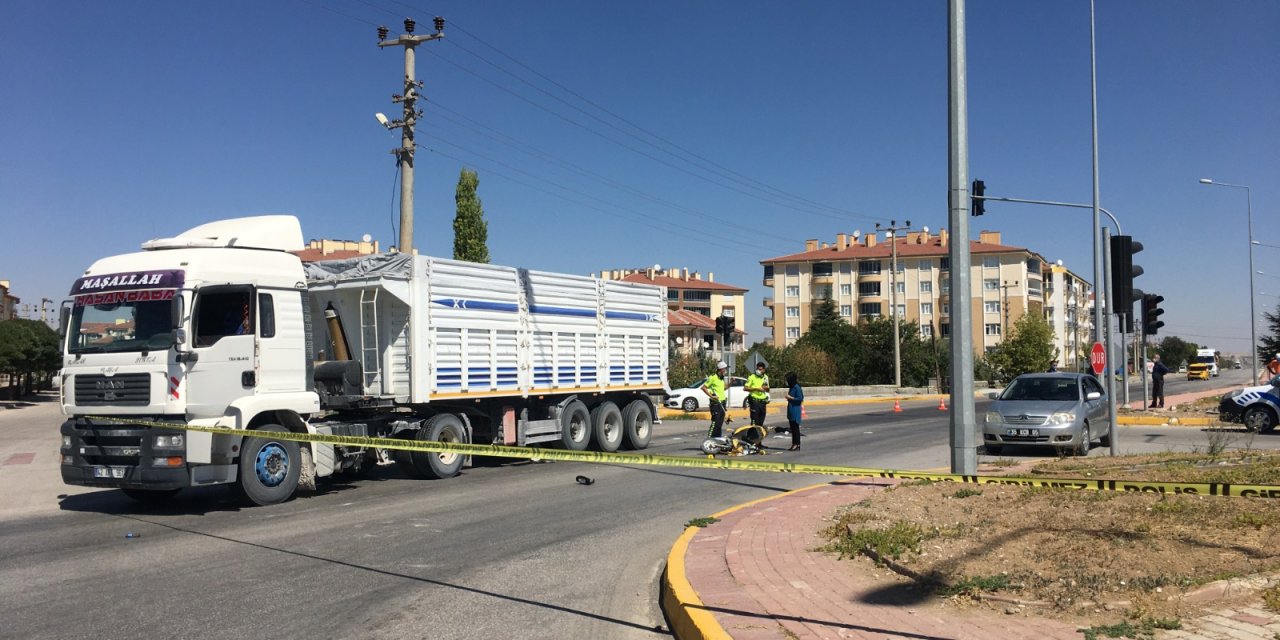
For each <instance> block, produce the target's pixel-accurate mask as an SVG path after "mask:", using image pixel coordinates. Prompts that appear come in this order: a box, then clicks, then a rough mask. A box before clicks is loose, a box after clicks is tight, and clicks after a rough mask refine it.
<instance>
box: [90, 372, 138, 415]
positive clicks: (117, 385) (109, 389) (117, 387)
mask: <svg viewBox="0 0 1280 640" xmlns="http://www.w3.org/2000/svg"><path fill="white" fill-rule="evenodd" d="M149 404H151V374H148V373H120V374H116V375H114V376H104V375H97V374H90V375H78V376H76V406H80V407H100V406H106V405H110V406H120V407H145V406H147V405H149Z"/></svg>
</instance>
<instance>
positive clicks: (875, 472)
mask: <svg viewBox="0 0 1280 640" xmlns="http://www.w3.org/2000/svg"><path fill="white" fill-rule="evenodd" d="M86 417H88V418H89V419H91V420H103V421H106V422H114V423H117V424H134V425H140V426H148V427H156V428H161V429H182V430H186V431H200V432H203V433H211V434H215V435H226V436H235V437H247V436H257V437H268V438H271V439H275V440H287V441H291V442H311V443H318V444H329V445H343V446H348V447H366V448H375V449H392V450H398V451H420V452H424V453H456V454H460V455H468V456H491V457H499V458H522V459H535V460H557V461H563V462H589V463H595V464H613V465H625V464H631V465H646V466H656V467H684V468H692V469H722V470H726V471H767V472H773V473H804V474H811V475H827V476H846V477H853V476H856V477H872V478H896V479H899V480H929V481H933V482H959V483H969V484H1003V485H1017V486H1024V487H1053V488H1059V489H1090V490H1094V491H1135V492H1146V493H1156V494H1181V495H1193V496H1194V495H1200V496H1236V497H1244V498H1280V485H1265V484H1230V483H1225V482H1146V481H1142V480H1105V479H1096V480H1095V479H1088V478H1028V477H1018V476H979V475H959V474H952V473H931V472H927V471H897V470H893V469H874V468H869V467H846V466H836V465H823V464H807V463H798V462H773V461H768V460H758V459H737V458H713V457H705V458H703V457H690V456H669V455H654V454H644V453H606V452H601V451H571V450H568V449H540V448H536V447H512V446H505V445H496V444H463V443H459V442H433V441H429V440H402V439H399V438H373V437H368V436H337V435H328V434H319V433H294V432H278V431H272V432H269V433H263V432H256V431H245V430H243V429H229V428H226V427H205V426H197V425H191V424H186V425H181V424H175V423H170V422H150V421H146V420H133V419H129V418H113V417H109V416H86Z"/></svg>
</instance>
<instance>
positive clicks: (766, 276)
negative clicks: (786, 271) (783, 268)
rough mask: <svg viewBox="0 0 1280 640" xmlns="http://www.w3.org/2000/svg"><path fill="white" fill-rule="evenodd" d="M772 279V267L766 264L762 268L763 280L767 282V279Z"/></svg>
mask: <svg viewBox="0 0 1280 640" xmlns="http://www.w3.org/2000/svg"><path fill="white" fill-rule="evenodd" d="M772 277H773V265H771V264H766V265H765V266H764V279H765V280H768V279H769V278H772Z"/></svg>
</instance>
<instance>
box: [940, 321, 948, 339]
mask: <svg viewBox="0 0 1280 640" xmlns="http://www.w3.org/2000/svg"><path fill="white" fill-rule="evenodd" d="M938 333H939V334H941V335H942V337H944V338H945V337H947V336H949V335H951V325H950V324H947V323H945V322H944V323H942V324H940V325H938Z"/></svg>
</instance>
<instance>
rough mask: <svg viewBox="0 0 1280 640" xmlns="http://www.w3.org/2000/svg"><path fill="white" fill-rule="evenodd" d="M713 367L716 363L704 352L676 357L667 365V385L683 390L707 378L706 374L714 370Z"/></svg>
mask: <svg viewBox="0 0 1280 640" xmlns="http://www.w3.org/2000/svg"><path fill="white" fill-rule="evenodd" d="M715 366H716V363H715V362H714V361H712V360H711V358H709V357H707V355H706V352H705V351H699V352H698V353H696V354H693V355H682V356H678V357H676V358H673V359H671V360H670V362H669V363H668V364H667V384H669V385H671V388H672V389H683V388H684V387H687V386H689V385H691V384H693V383H695V382H697V381H699V380H701V379H703V378H705V377H707V374H709V373H711V372H712V371H714V370H715Z"/></svg>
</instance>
